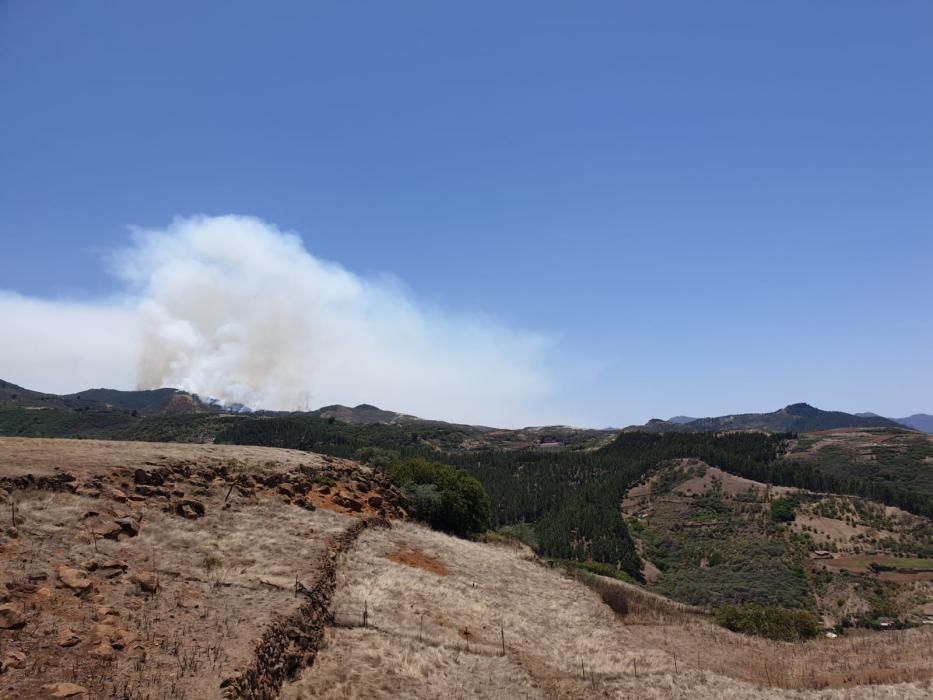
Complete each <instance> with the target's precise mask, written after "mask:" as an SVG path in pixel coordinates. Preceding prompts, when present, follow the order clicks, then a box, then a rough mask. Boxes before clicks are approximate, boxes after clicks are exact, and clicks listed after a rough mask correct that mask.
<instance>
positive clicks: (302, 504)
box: [295, 498, 317, 510]
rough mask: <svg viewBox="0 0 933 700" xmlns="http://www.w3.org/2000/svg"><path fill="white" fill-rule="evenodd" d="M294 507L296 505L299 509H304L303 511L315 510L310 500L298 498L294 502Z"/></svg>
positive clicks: (315, 507)
mask: <svg viewBox="0 0 933 700" xmlns="http://www.w3.org/2000/svg"><path fill="white" fill-rule="evenodd" d="M295 505H297V506H298V507H299V508H304V509H305V510H317V506H315V505H314V503H312V502H311V499H310V498H300V499H298V500H297V501H295Z"/></svg>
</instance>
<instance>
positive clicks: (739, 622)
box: [716, 604, 820, 642]
mask: <svg viewBox="0 0 933 700" xmlns="http://www.w3.org/2000/svg"><path fill="white" fill-rule="evenodd" d="M716 622H717V623H719V624H720V625H722V626H723V627H725V628H726V629H728V630H732V631H733V632H739V633H741V634H754V635H757V636H759V637H767V638H768V639H776V640H779V641H784V642H795V641H798V640H801V639H812V638H813V637H815V636H816V635H817V634H819V631H820V629H819V624H818V623H817V620H816V618H815V617H814V616H813V615H811V614H810V613H809V612H807V611H806V610H791V609H789V608H781V607H778V606H763V605H755V604H746V605H723V606H722V607H721V608H719V610H717V611H716Z"/></svg>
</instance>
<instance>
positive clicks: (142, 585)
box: [130, 571, 159, 593]
mask: <svg viewBox="0 0 933 700" xmlns="http://www.w3.org/2000/svg"><path fill="white" fill-rule="evenodd" d="M130 581H132V582H133V583H135V584H136V585H137V586H138V587H139V590H140V591H142V592H143V593H155V592H156V591H158V590H159V579H158V577H156V576H155V575H154V574H148V573H145V572H142V571H140V572H137V573H134V574H133V575H132V576H130Z"/></svg>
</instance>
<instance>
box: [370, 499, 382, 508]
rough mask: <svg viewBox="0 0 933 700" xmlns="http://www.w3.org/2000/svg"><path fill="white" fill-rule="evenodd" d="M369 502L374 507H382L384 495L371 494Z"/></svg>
mask: <svg viewBox="0 0 933 700" xmlns="http://www.w3.org/2000/svg"><path fill="white" fill-rule="evenodd" d="M368 502H369V505H371V506H372V507H373V508H381V507H382V496H370V497H369V501H368Z"/></svg>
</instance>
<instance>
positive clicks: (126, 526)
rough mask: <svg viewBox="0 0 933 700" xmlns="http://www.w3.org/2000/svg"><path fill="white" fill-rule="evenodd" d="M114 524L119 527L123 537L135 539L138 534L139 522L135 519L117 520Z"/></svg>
mask: <svg viewBox="0 0 933 700" xmlns="http://www.w3.org/2000/svg"><path fill="white" fill-rule="evenodd" d="M114 522H115V523H116V524H117V525H119V526H120V530H121V531H122V532H123V534H124V535H127V536H129V537H136V535H138V534H139V522H138V521H137V520H136V519H135V518H117V519H116V520H114Z"/></svg>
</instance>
